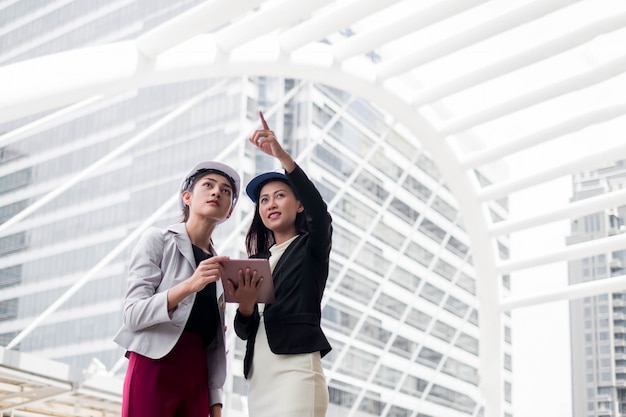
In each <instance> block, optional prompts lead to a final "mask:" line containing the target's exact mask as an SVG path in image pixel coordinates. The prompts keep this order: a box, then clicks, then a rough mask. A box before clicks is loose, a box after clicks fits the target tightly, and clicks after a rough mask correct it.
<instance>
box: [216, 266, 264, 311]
mask: <svg viewBox="0 0 626 417" xmlns="http://www.w3.org/2000/svg"><path fill="white" fill-rule="evenodd" d="M223 283H224V285H225V286H226V291H228V292H229V294H230V295H232V296H233V297H234V298H235V300H237V303H239V312H240V313H241V314H243V315H244V316H250V315H252V313H253V312H254V306H255V304H256V300H257V297H258V291H259V287H260V286H261V284H262V283H263V277H260V276H258V274H257V271H256V270H254V271H251V270H250V268H246V269H245V270H243V269H240V270H239V271H238V273H237V283H236V284H235V283H234V282H233V281H232V280H230V279H225V280H223Z"/></svg>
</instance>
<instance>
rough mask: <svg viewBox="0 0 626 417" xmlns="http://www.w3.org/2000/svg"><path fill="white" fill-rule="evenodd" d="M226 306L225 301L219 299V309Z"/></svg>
mask: <svg viewBox="0 0 626 417" xmlns="http://www.w3.org/2000/svg"><path fill="white" fill-rule="evenodd" d="M225 308H226V303H225V302H224V301H220V309H222V310H224V309H225Z"/></svg>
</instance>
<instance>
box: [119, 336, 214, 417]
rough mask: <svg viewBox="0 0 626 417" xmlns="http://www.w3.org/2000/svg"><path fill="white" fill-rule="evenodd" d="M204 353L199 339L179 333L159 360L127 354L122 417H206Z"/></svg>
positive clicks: (206, 372)
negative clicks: (171, 346)
mask: <svg viewBox="0 0 626 417" xmlns="http://www.w3.org/2000/svg"><path fill="white" fill-rule="evenodd" d="M209 406H210V404H209V387H208V370H207V361H206V351H205V348H204V346H203V343H202V338H201V337H200V335H197V334H194V333H189V332H183V334H182V336H181V337H180V339H179V340H178V343H177V344H176V346H174V349H172V351H171V352H170V353H168V354H167V355H166V356H165V357H163V358H161V359H150V358H147V357H145V356H142V355H139V354H138V353H135V352H130V356H129V363H128V370H127V371H126V378H125V380H124V393H123V397H122V417H207V416H208V415H209Z"/></svg>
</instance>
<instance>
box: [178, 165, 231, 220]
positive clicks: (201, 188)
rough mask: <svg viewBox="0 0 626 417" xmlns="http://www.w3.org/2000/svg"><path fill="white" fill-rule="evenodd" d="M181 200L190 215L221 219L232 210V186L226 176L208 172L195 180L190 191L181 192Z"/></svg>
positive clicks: (227, 215) (226, 216)
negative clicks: (187, 207) (186, 206)
mask: <svg viewBox="0 0 626 417" xmlns="http://www.w3.org/2000/svg"><path fill="white" fill-rule="evenodd" d="M183 200H184V201H185V203H186V204H187V205H188V206H189V214H190V215H192V213H193V214H194V215H198V216H201V217H206V218H211V219H214V220H216V221H222V220H224V219H226V218H228V217H229V216H230V214H231V212H232V206H233V188H232V186H231V184H230V181H228V179H227V178H226V177H224V176H222V175H220V174H217V173H208V174H206V175H203V176H202V177H200V178H199V179H197V180H196V182H195V184H194V185H193V189H192V191H185V192H183Z"/></svg>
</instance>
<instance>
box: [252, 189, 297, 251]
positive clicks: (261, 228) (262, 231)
mask: <svg viewBox="0 0 626 417" xmlns="http://www.w3.org/2000/svg"><path fill="white" fill-rule="evenodd" d="M268 182H269V181H268ZM285 184H287V185H289V187H290V188H291V185H290V184H288V183H286V182H285ZM263 185H265V184H263ZM261 187H262V185H261V186H259V189H260V188H261ZM292 191H293V188H292ZM294 194H295V193H294ZM296 198H297V197H296ZM308 231H309V219H308V217H307V215H306V207H305V209H304V211H303V212H301V213H298V214H296V232H297V233H298V234H300V235H301V234H303V233H307V232H308ZM275 243H276V239H275V238H274V232H272V231H271V230H270V229H268V228H267V227H265V225H264V224H263V219H261V215H260V214H259V199H258V198H257V201H256V203H255V204H254V217H253V218H252V223H250V227H249V228H248V233H247V234H246V250H247V251H248V256H254V255H267V254H268V253H269V249H270V248H271V247H272V246H273V245H274V244H275Z"/></svg>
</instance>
